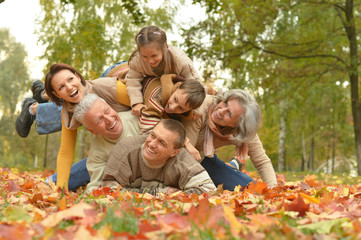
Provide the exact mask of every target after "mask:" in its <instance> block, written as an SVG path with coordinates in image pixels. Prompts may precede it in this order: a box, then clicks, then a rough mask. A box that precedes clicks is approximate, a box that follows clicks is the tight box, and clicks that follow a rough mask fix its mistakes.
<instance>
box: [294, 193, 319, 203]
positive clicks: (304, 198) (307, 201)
mask: <svg viewBox="0 0 361 240" xmlns="http://www.w3.org/2000/svg"><path fill="white" fill-rule="evenodd" d="M298 194H299V195H300V196H301V197H302V198H303V200H305V203H311V202H312V203H316V204H319V203H320V200H318V199H317V198H315V197H312V196H309V195H306V194H304V193H301V192H300V193H298Z"/></svg>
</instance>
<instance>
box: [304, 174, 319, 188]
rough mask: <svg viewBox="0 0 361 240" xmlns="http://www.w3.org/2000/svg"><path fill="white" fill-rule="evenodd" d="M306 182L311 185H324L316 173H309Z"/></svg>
mask: <svg viewBox="0 0 361 240" xmlns="http://www.w3.org/2000/svg"><path fill="white" fill-rule="evenodd" d="M305 183H307V184H308V186H310V187H320V186H322V185H321V183H320V181H317V176H316V175H308V174H307V176H306V177H305Z"/></svg>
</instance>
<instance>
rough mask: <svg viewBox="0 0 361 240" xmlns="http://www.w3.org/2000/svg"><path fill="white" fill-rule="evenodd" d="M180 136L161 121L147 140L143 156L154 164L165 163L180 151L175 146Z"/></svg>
mask: <svg viewBox="0 0 361 240" xmlns="http://www.w3.org/2000/svg"><path fill="white" fill-rule="evenodd" d="M178 137H179V136H178V134H177V133H174V132H172V131H170V130H168V129H166V128H165V127H164V126H163V124H162V123H159V124H158V125H157V126H155V128H154V129H153V130H152V131H151V132H150V133H149V135H148V137H147V139H146V140H145V143H144V149H143V157H144V158H145V159H146V160H147V161H148V162H149V164H151V165H153V166H156V165H159V164H162V163H165V162H166V161H167V160H168V159H169V158H171V157H173V156H175V155H177V154H178V152H179V151H180V149H175V148H174V143H175V142H176V140H177V138H178Z"/></svg>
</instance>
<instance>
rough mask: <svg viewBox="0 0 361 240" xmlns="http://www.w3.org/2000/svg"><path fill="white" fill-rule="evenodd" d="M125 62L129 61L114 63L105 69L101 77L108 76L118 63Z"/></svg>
mask: <svg viewBox="0 0 361 240" xmlns="http://www.w3.org/2000/svg"><path fill="white" fill-rule="evenodd" d="M125 62H127V61H121V62H117V63H115V64H114V65H112V66H110V67H108V68H107V69H105V71H104V72H103V73H102V75H100V77H101V78H102V77H106V76H107V74H108V73H109V72H110V71H111V70H112V69H113V68H115V67H116V66H118V65H120V64H122V63H125Z"/></svg>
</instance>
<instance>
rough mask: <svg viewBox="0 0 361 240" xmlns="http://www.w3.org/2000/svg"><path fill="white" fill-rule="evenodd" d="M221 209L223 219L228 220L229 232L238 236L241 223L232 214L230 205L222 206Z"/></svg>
mask: <svg viewBox="0 0 361 240" xmlns="http://www.w3.org/2000/svg"><path fill="white" fill-rule="evenodd" d="M223 211H224V217H225V219H226V220H227V221H228V222H229V225H230V226H231V232H232V234H233V236H238V235H239V233H240V232H241V230H242V224H240V223H239V222H238V220H237V218H236V216H234V214H233V212H232V209H231V208H230V207H228V206H223Z"/></svg>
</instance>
